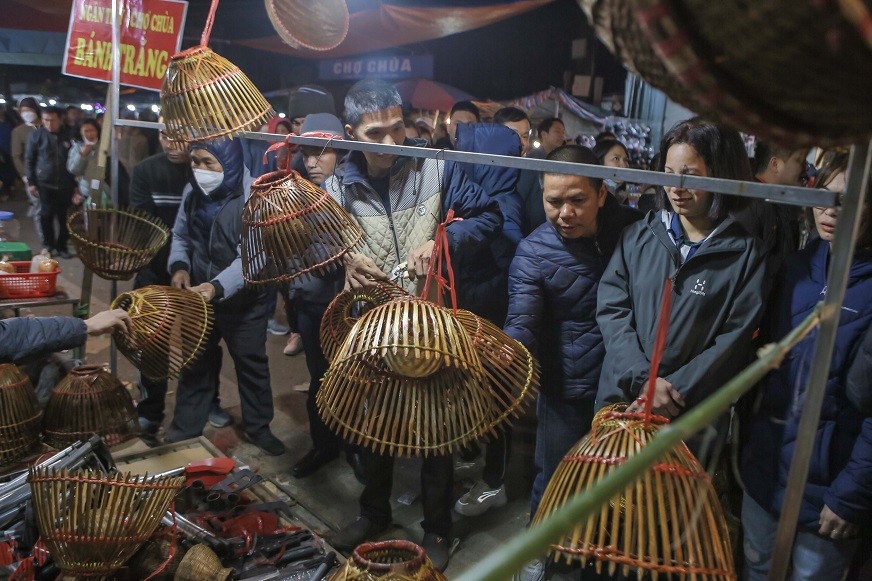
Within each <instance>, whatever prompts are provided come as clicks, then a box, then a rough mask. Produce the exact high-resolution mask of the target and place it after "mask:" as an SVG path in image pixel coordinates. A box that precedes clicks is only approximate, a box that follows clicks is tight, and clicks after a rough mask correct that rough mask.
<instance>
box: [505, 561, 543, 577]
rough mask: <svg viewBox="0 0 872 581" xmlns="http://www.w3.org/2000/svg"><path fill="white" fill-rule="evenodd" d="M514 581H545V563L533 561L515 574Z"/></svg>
mask: <svg viewBox="0 0 872 581" xmlns="http://www.w3.org/2000/svg"><path fill="white" fill-rule="evenodd" d="M512 581H545V561H543V560H542V559H533V560H532V561H530V562H529V563H527V564H526V565H524V568H523V569H521V570H520V571H518V572H517V573H515V575H514V576H513V577H512Z"/></svg>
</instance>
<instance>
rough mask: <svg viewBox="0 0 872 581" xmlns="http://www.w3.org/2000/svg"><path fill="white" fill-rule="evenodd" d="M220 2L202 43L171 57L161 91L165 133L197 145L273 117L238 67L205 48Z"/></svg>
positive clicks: (212, 11) (215, 1) (215, 2)
mask: <svg viewBox="0 0 872 581" xmlns="http://www.w3.org/2000/svg"><path fill="white" fill-rule="evenodd" d="M217 7H218V0H212V6H211V9H210V11H209V17H208V19H207V21H206V26H205V28H204V30H203V34H202V36H201V37H200V44H199V45H198V46H195V47H192V48H189V49H187V50H183V51H182V52H179V53H177V54H175V55H173V56H172V57H171V58H170V62H169V66H168V67H167V72H166V76H164V81H163V86H162V87H161V91H160V104H161V113H162V114H163V117H164V124H165V125H166V133H167V135H168V136H169V138H170V139H171V140H173V141H181V142H184V143H194V142H197V141H205V140H210V139H218V138H222V137H232V136H233V135H236V134H237V133H239V132H241V131H247V130H249V129H258V128H260V126H261V125H263V124H264V123H266V122H267V121H269V119H270V118H271V117H273V116H274V115H275V111H273V108H272V106H271V105H270V104H269V103H268V102H267V100H266V99H265V98H264V97H263V95H261V94H260V91H258V90H257V88H256V87H255V86H254V84H253V83H252V82H251V80H250V79H249V78H248V76H246V74H245V73H243V72H242V70H240V68H239V67H238V66H236V65H234V64H233V63H231V62H230V61H228V60H227V59H225V58H224V57H222V56H220V55H219V54H217V53H215V52H213V51H212V49H210V48H209V47H208V46H206V45H207V44H208V42H209V35H210V34H211V33H212V24H213V22H214V20H215V9H216V8H217Z"/></svg>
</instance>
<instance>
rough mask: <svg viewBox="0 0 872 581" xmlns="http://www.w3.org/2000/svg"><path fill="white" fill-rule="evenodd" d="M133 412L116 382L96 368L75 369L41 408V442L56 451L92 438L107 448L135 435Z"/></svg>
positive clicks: (136, 426)
mask: <svg viewBox="0 0 872 581" xmlns="http://www.w3.org/2000/svg"><path fill="white" fill-rule="evenodd" d="M136 417H137V416H136V408H135V407H134V405H133V398H131V397H130V393H128V391H127V389H125V388H124V385H122V384H121V382H120V381H118V378H117V377H115V376H114V375H112V374H110V373H109V372H108V371H106V370H105V369H103V368H102V367H100V366H99V365H79V366H78V367H74V368H73V369H71V370H70V372H69V373H68V374H67V376H66V377H64V378H63V379H62V380H61V381H60V383H58V385H57V387H55V388H54V391H52V394H51V397H49V400H48V404H47V405H46V407H45V420H44V432H45V442H46V443H47V444H48V445H50V446H52V447H54V448H57V449H59V450H60V449H61V448H65V447H66V446H69V445H70V444H72V443H74V442H76V441H78V440H82V441H84V440H87V439H88V438H89V437H90V436H91V435H92V434H97V435H98V436H100V437H101V438H102V439H103V441H104V442H106V444H107V445H109V446H114V445H115V444H120V443H121V442H124V441H127V440H129V439H131V438H133V437H135V436H136V434H137V433H138V432H139V429H138V424H137V422H136Z"/></svg>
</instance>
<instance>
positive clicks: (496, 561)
mask: <svg viewBox="0 0 872 581" xmlns="http://www.w3.org/2000/svg"><path fill="white" fill-rule="evenodd" d="M821 310H822V307H821V305H818V306H817V307H816V308H815V310H814V311H813V312H812V313H811V314H810V315H809V316H808V317H807V318H806V319H805V320H804V321H803V322H802V323H801V324H800V325H799V326H797V327H796V328H795V329H793V330H792V331H791V332H790V333H789V334H788V335H787V337H785V338H784V339H782V340H781V341H780V342H778V343H773V344H770V345H767V346H765V347H764V348H762V349H761V350H760V352H759V353H758V355H759V358H758V359H757V361H755V362H754V363H752V364H751V365H749V366H748V367H747V368H745V369H744V370H743V371H742V372H741V373H739V374H738V375H737V376H736V377H734V378H733V379H731V380H730V381H729V382H727V384H726V385H724V386H723V387H722V388H720V389H719V390H717V391H716V392H715V393H713V394H712V395H710V396H709V397H708V398H706V399H705V400H704V401H703V402H702V403H700V404H699V405H697V406H696V407H695V408H693V409H692V410H690V411H688V412H687V413H686V414H684V415H683V416H681V417H680V418H678V419H677V420H676V421H675V422H673V423H672V424H670V425H668V426H665V427H664V428H663V429H662V430H660V431H659V432H658V434H657V436H655V437H654V438H653V439H652V440H651V442H650V443H649V444H648V445H647V446H645V447H644V448H643V449H642V450H640V451H639V453H638V454H636V455H635V456H633V457H632V458H630V459H628V460H627V462H626V463H625V464H624V465H623V466H621V467H620V468H618V469H617V470H615V471H613V472H612V473H611V474H609V475H607V476H606V477H605V478H603V479H602V480H601V481H600V482H599V483H597V484H596V485H595V486H592V487H591V488H589V489H587V490H586V491H585V492H584V494H581V495H578V496H575V497H574V498H573V499H572V500H570V501H569V502H568V503H567V504H565V505H564V506H563V507H562V508H561V509H560V511H559V512H557V513H555V514H553V515H552V516H551V517H550V518H548V519H547V520H545V521H544V522H542V523H541V524H540V525H538V526H535V527H531V528H530V529H528V530H527V531H525V532H523V533H521V534H519V535H517V536H515V537H514V538H513V539H511V540H510V541H509V542H507V543H506V544H504V545H503V546H502V548H501V549H499V550H497V551H495V552H493V553H491V554H490V555H489V556H488V557H487V558H485V559H483V560H482V561H481V562H480V563H479V564H478V565H476V566H475V567H473V568H472V569H470V570H469V571H466V572H465V573H464V574H463V575H461V576H460V577H459V578H458V579H457V581H503V580H505V579H509V578H511V576H512V575H513V574H514V573H515V572H516V571H518V570H520V569H521V567H523V566H524V564H525V563H527V562H529V561H531V560H533V559H535V558H537V557H539V556H541V555H543V554H545V553H546V552H548V550H549V548H550V546H551V544H552V543H554V542H556V541H557V540H558V539H559V538H560V537H561V536H562V535H563V534H565V533H566V532H567V531H570V530H572V528H573V527H575V526H576V524H577V523H578V522H579V521H580V520H583V519H586V518H588V517H589V516H590V515H591V514H593V513H594V512H595V511H596V510H598V509H599V507H601V506H603V505H604V504H606V503H608V502H609V500H610V499H612V498H614V497H615V496H616V495H618V494H620V493H621V492H622V491H623V490H624V489H626V488H627V486H629V485H630V484H632V483H633V482H634V481H635V480H636V478H638V477H639V476H640V475H641V474H642V473H643V472H644V471H645V470H647V469H648V468H649V467H650V466H651V465H652V464H654V462H656V461H657V460H658V459H659V458H660V457H662V456H663V455H664V454H665V453H666V452H667V451H669V450H671V449H672V448H673V447H675V446H676V445H678V444H679V443H680V442H681V441H682V440H684V439H686V438H688V437H690V436H692V435H693V434H695V433H696V432H697V431H699V430H701V429H702V428H704V427H705V426H707V425H709V424H710V423H711V422H712V421H714V420H715V418H717V417H718V416H719V415H720V414H721V413H723V411H724V410H726V409H727V408H728V407H729V406H730V404H731V403H732V402H734V401H735V400H736V399H738V398H739V397H740V396H741V395H742V394H744V393H745V392H747V391H748V390H750V389H751V388H752V387H754V385H756V384H757V382H758V381H759V380H760V379H762V378H763V376H765V375H766V374H767V373H768V372H769V371H770V370H772V369H776V368H777V367H778V366H779V365H780V364H781V361H782V359H783V358H784V357H785V355H787V353H788V352H789V351H790V349H791V348H792V347H793V346H794V345H796V344H797V343H799V341H801V340H802V338H803V337H805V336H806V335H807V334H808V333H809V332H810V331H811V330H812V329H813V328H814V327H816V326H817V325H818V323H819V322H820V316H821Z"/></svg>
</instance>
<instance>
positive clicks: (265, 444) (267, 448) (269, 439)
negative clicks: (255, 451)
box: [243, 430, 285, 456]
mask: <svg viewBox="0 0 872 581" xmlns="http://www.w3.org/2000/svg"><path fill="white" fill-rule="evenodd" d="M243 436H244V437H245V439H246V440H248V441H249V442H251V443H252V444H254V445H255V446H257V447H258V448H259V449H260V451H261V452H263V453H264V454H266V455H267V456H281V455H282V454H284V453H285V445H284V444H282V441H281V440H279V439H278V438H276V437H275V435H273V433H272V432H271V431H269V430H264V431H262V432H260V433H257V434H249V433H248V432H244V434H243Z"/></svg>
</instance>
